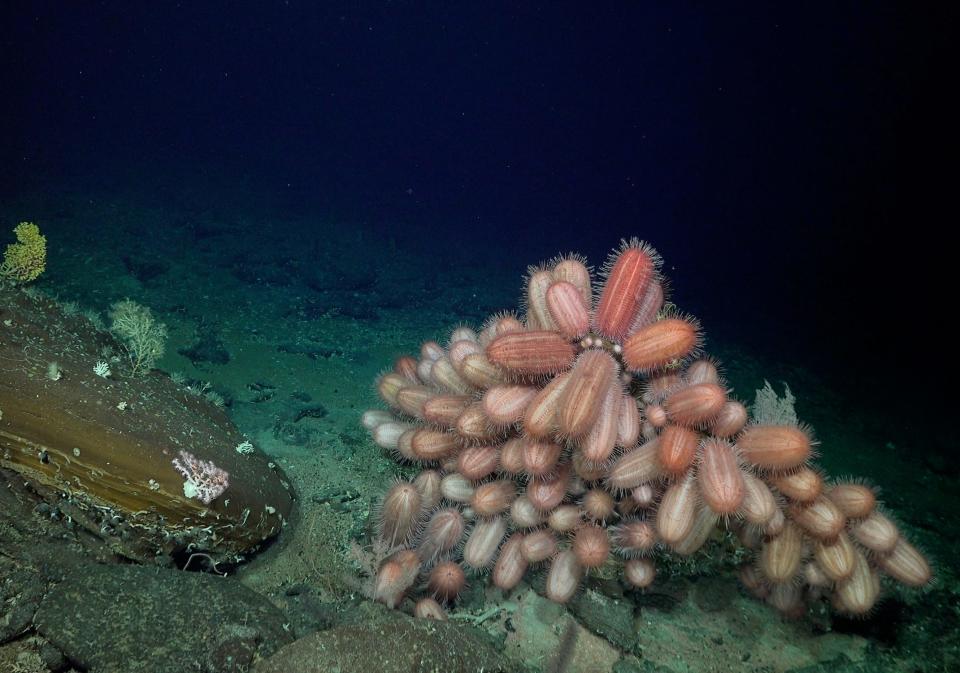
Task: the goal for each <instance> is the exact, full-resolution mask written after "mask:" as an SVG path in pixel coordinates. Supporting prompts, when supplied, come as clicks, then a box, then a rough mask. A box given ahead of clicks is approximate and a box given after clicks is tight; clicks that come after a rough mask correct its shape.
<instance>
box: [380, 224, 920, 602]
mask: <svg viewBox="0 0 960 673" xmlns="http://www.w3.org/2000/svg"><path fill="white" fill-rule="evenodd" d="M660 267H661V261H660V258H659V256H658V255H657V253H656V252H655V251H654V250H653V248H651V247H650V246H648V245H646V244H644V243H641V242H639V241H636V240H632V241H629V242H624V243H623V244H622V245H621V247H620V248H619V249H618V250H616V251H614V252H613V253H612V254H611V255H610V258H609V259H608V261H607V263H606V264H605V265H604V267H603V269H602V271H601V273H600V274H599V279H596V278H594V276H593V274H591V272H590V270H589V268H588V267H587V266H586V264H585V261H584V260H582V259H580V258H578V257H575V256H570V257H565V258H560V259H556V260H553V261H551V262H550V263H547V264H543V265H541V266H538V267H535V268H531V269H530V271H529V274H528V277H527V282H526V287H525V289H524V295H525V296H524V300H523V304H524V306H525V312H524V314H523V315H522V316H518V315H515V314H512V313H504V314H499V315H495V316H491V317H490V319H489V320H488V321H487V322H486V324H485V325H484V326H483V327H482V328H481V329H480V331H479V332H475V331H474V330H472V329H470V328H466V327H460V328H457V329H456V330H454V331H453V333H452V334H451V335H450V338H449V341H448V343H447V345H446V346H441V345H440V344H438V343H436V342H433V341H428V342H426V343H424V344H423V346H422V347H421V349H420V354H419V357H418V358H417V357H412V356H404V357H401V358H399V359H398V360H397V361H396V362H395V363H394V366H393V369H392V371H390V372H388V373H386V374H384V375H382V376H381V377H380V379H379V380H378V382H377V389H378V392H379V394H380V397H381V398H382V399H383V401H384V402H385V403H386V405H387V406H388V407H389V411H386V410H370V411H368V412H366V413H365V414H364V417H363V423H364V425H365V427H366V428H367V429H368V430H369V431H370V433H371V435H372V437H373V439H374V441H375V442H376V443H377V444H378V445H379V446H381V447H383V448H384V449H387V450H389V451H391V452H393V454H394V455H395V456H396V458H397V459H398V460H400V461H402V462H405V463H412V464H415V465H418V466H421V467H422V468H423V471H422V472H421V473H420V474H419V476H418V477H416V479H414V480H413V481H409V482H407V481H401V482H399V483H397V484H395V485H394V486H393V487H392V488H391V489H390V491H389V492H388V493H387V494H386V496H385V497H384V499H383V503H382V506H381V508H380V515H379V516H380V521H379V535H380V538H381V542H382V543H383V544H384V545H385V546H386V547H388V548H389V549H390V555H389V556H388V557H387V558H386V560H385V561H384V562H383V564H382V565H381V567H380V569H379V572H378V576H377V581H376V589H375V597H376V598H377V600H380V601H382V602H383V603H386V604H387V605H389V606H391V607H395V606H399V605H401V604H402V603H403V601H404V600H405V599H406V598H410V599H411V600H412V601H413V602H414V603H415V607H414V613H415V614H418V615H424V616H430V617H434V618H443V615H444V612H443V607H442V605H441V604H452V603H453V602H455V601H456V599H457V594H458V593H459V591H460V590H461V589H462V588H463V587H464V586H465V584H466V578H467V577H468V576H469V575H470V574H471V573H481V572H484V571H489V573H488V576H489V578H490V581H491V582H493V583H494V584H495V585H496V586H498V587H500V588H501V589H504V590H509V589H511V588H513V587H514V586H516V585H517V584H518V583H519V582H520V581H521V580H522V579H523V577H524V576H525V575H526V574H527V573H528V572H529V571H532V570H535V569H542V570H543V571H544V572H545V577H546V579H545V593H546V595H547V596H548V597H549V598H550V599H552V600H554V601H557V602H560V603H563V602H565V601H568V600H570V598H572V597H573V596H574V595H575V594H576V591H577V588H578V587H579V586H580V584H581V583H582V582H583V580H584V578H585V577H587V576H588V575H589V574H590V572H591V571H595V569H597V568H599V567H600V566H607V565H609V564H618V565H619V566H620V568H621V569H622V572H621V574H622V577H623V579H624V581H625V582H626V583H628V584H629V585H631V586H634V587H639V588H643V587H647V586H650V585H651V584H652V583H653V582H655V581H656V566H655V563H654V560H653V553H654V552H655V551H659V552H664V553H672V554H677V555H681V556H689V555H690V554H693V553H694V552H696V551H697V550H698V549H700V548H701V547H702V546H703V545H704V544H705V543H706V541H707V540H708V539H709V537H710V535H711V533H713V532H714V531H715V530H717V529H718V528H727V529H730V530H732V531H733V532H735V533H736V537H737V539H738V540H739V541H740V543H741V544H742V545H743V546H744V547H745V548H747V549H748V550H749V552H750V553H749V554H747V555H746V557H747V558H748V559H749V560H748V561H747V562H746V563H745V564H744V565H743V566H742V567H741V570H740V579H741V582H742V583H743V584H744V586H745V587H746V588H747V589H748V590H749V591H750V592H752V593H753V594H754V595H756V596H757V597H758V598H760V599H763V600H766V601H767V602H768V603H770V604H771V605H772V606H774V607H775V608H776V609H778V610H779V611H781V612H783V613H785V614H788V615H797V614H802V613H803V611H804V610H805V608H806V606H807V605H808V604H809V603H811V602H814V601H819V600H826V599H829V600H830V601H831V602H832V604H833V606H834V608H835V609H836V610H838V611H839V612H841V613H845V614H850V615H863V614H866V613H868V612H869V611H870V610H871V609H872V607H873V606H874V604H875V603H876V601H877V600H878V597H879V595H880V576H881V575H887V576H889V577H891V578H893V579H894V580H896V581H897V582H900V583H902V584H905V585H908V586H912V587H920V586H923V585H926V584H927V583H928V582H929V581H930V579H931V570H930V566H929V564H928V562H927V561H926V559H925V558H924V557H923V555H922V554H921V553H920V552H919V551H917V549H916V548H915V547H914V546H913V545H911V544H910V542H908V541H907V540H906V539H905V538H904V536H903V535H902V534H901V533H900V531H899V530H898V528H897V526H896V525H895V524H894V523H893V522H892V521H891V520H890V518H889V517H887V516H886V515H885V514H884V513H883V511H882V509H881V508H879V507H878V504H877V499H876V495H875V493H874V492H873V490H872V489H870V488H869V487H867V486H865V485H863V484H860V483H856V482H843V481H841V482H829V483H828V482H825V481H824V478H823V476H822V472H821V471H820V470H818V469H815V468H812V467H811V465H810V462H811V460H812V458H813V456H814V450H813V446H814V442H813V440H812V437H811V433H810V430H809V429H808V428H807V427H805V426H803V425H801V424H799V423H798V422H797V421H796V419H795V418H794V417H793V414H792V413H786V414H784V413H781V414H776V413H770V412H769V410H764V409H760V405H756V406H755V408H754V409H753V412H752V417H751V413H750V412H748V410H747V408H746V407H745V406H744V405H743V404H742V403H741V402H738V401H737V400H736V399H734V398H732V397H731V395H730V391H729V390H728V389H727V388H726V386H725V385H724V382H723V380H722V379H721V378H720V376H719V374H718V372H717V367H716V364H715V362H714V361H713V360H711V359H708V358H705V357H703V356H702V354H701V353H700V352H699V347H700V342H701V334H700V328H699V325H698V324H697V322H696V321H695V320H693V319H691V318H689V317H687V316H683V315H679V314H677V313H676V312H675V311H674V310H672V309H671V308H670V307H669V305H667V304H665V301H664V291H663V288H664V283H663V279H662V277H661V275H660ZM595 282H599V291H598V292H595V288H594V283H595ZM422 587H425V588H426V589H425V591H422V590H421V588H422ZM418 592H419V593H418Z"/></svg>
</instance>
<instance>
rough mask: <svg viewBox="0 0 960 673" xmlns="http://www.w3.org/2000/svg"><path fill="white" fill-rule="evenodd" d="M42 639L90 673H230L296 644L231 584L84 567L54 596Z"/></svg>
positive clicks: (48, 601)
mask: <svg viewBox="0 0 960 673" xmlns="http://www.w3.org/2000/svg"><path fill="white" fill-rule="evenodd" d="M34 623H35V626H36V629H37V631H39V632H40V634H41V635H43V636H44V637H45V638H47V639H48V640H49V641H50V642H52V643H53V644H54V645H55V646H56V647H58V648H59V649H60V650H61V651H62V652H63V653H64V654H66V655H67V657H68V658H69V659H70V660H71V661H72V662H74V663H75V664H77V665H78V666H79V667H81V668H82V669H83V670H90V671H91V672H93V673H184V671H195V672H198V673H199V672H202V673H230V672H233V671H245V670H248V669H249V666H250V663H251V662H252V660H253V658H254V656H255V655H256V654H259V655H260V656H268V655H270V654H272V653H273V652H275V651H276V650H277V649H278V648H280V647H281V646H282V645H284V644H286V643H288V642H290V640H291V638H290V636H289V635H288V634H287V633H286V631H285V630H284V629H283V623H284V618H283V614H282V613H281V612H280V611H279V610H277V609H276V608H275V607H274V606H273V605H272V604H271V603H270V602H269V601H267V600H266V599H265V598H263V597H262V596H260V595H258V594H256V593H254V592H252V591H250V590H249V589H247V588H246V587H244V586H243V585H241V584H240V583H239V582H237V581H235V580H233V579H232V578H222V577H216V576H213V575H203V574H199V573H186V572H181V571H175V570H168V569H164V568H149V567H142V566H107V565H93V564H91V565H84V566H79V567H77V568H76V570H74V571H73V572H72V573H71V574H70V575H69V576H68V578H67V579H66V580H65V581H63V582H61V583H60V584H58V585H57V586H56V587H54V588H53V589H51V590H50V592H49V593H48V594H47V595H46V596H45V597H44V598H43V600H42V602H41V604H40V609H39V610H38V611H37V614H36V617H35V620H34Z"/></svg>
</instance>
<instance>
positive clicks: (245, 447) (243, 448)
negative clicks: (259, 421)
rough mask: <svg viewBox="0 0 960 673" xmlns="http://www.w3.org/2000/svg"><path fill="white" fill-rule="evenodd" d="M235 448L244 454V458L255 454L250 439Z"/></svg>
mask: <svg viewBox="0 0 960 673" xmlns="http://www.w3.org/2000/svg"><path fill="white" fill-rule="evenodd" d="M234 448H235V449H236V451H237V453H240V454H243V455H244V456H247V455H249V454H251V453H253V444H252V443H251V442H250V440H249V439H245V440H243V441H242V442H240V443H239V444H237V445H236V446H235V447H234Z"/></svg>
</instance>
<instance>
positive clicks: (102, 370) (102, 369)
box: [93, 360, 113, 379]
mask: <svg viewBox="0 0 960 673" xmlns="http://www.w3.org/2000/svg"><path fill="white" fill-rule="evenodd" d="M93 373H94V374H96V375H97V376H99V377H100V378H102V379H108V378H110V375H111V374H112V373H113V372H111V371H110V365H109V364H107V363H106V362H105V361H103V360H97V364H95V365H93Z"/></svg>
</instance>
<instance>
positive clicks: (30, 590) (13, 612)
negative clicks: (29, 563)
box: [0, 559, 44, 643]
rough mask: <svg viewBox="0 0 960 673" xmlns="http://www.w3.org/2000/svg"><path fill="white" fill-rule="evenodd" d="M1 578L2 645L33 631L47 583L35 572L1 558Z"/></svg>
mask: <svg viewBox="0 0 960 673" xmlns="http://www.w3.org/2000/svg"><path fill="white" fill-rule="evenodd" d="M0 577H3V580H2V581H0V643H6V642H8V641H10V640H13V639H14V638H16V637H17V636H19V635H20V634H22V633H24V632H25V631H27V629H29V628H30V623H31V622H32V621H33V615H34V614H35V613H36V611H37V608H38V607H39V606H40V599H41V598H42V597H43V591H44V583H43V580H42V578H41V577H40V575H38V574H37V573H36V572H33V571H31V570H29V569H27V568H18V567H16V565H15V564H14V562H13V561H11V560H9V559H0Z"/></svg>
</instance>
